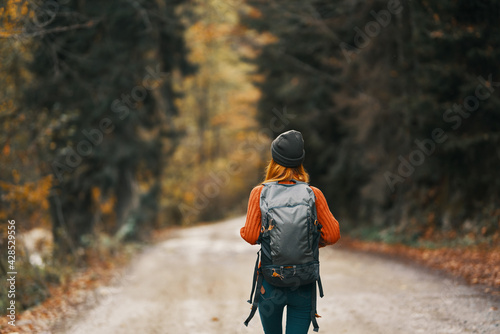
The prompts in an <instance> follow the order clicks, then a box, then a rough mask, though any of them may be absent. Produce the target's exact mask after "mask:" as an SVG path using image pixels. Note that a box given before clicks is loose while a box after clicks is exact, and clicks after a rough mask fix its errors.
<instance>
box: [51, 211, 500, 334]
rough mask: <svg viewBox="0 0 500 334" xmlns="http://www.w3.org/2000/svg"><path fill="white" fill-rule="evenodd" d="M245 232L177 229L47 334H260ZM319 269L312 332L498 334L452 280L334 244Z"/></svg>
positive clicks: (484, 303)
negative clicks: (251, 310)
mask: <svg viewBox="0 0 500 334" xmlns="http://www.w3.org/2000/svg"><path fill="white" fill-rule="evenodd" d="M243 223H244V218H237V219H232V220H228V221H225V222H222V223H218V224H212V225H204V226H199V227H194V228H187V229H181V230H179V231H178V232H176V233H175V235H174V236H173V237H172V238H170V239H169V240H167V241H164V242H162V243H160V244H157V245H155V246H152V247H150V248H149V249H148V250H147V251H145V252H143V253H142V254H140V255H139V256H138V257H137V258H136V259H135V260H134V261H133V262H132V264H131V265H130V266H129V267H128V268H127V270H126V271H125V272H124V274H123V275H122V276H121V278H120V280H119V283H117V284H115V285H114V286H111V287H107V288H103V289H102V291H101V292H99V296H100V297H99V298H98V301H96V302H95V303H94V304H95V305H94V306H93V307H91V308H90V309H88V310H86V311H83V312H81V314H79V315H78V316H76V317H73V318H72V319H71V321H70V322H69V321H68V323H65V324H63V325H59V326H58V327H57V328H55V329H54V331H53V333H60V334H62V333H68V334H69V333H71V334H87V333H94V334H101V333H102V334H110V333H119V334H129V333H130V334H132V333H134V334H136V333H161V334H165V333H172V334H178V333H196V334H198V333H201V334H221V333H230V334H231V333H235V334H243V333H245V334H254V333H263V331H262V329H261V326H260V319H259V316H258V315H256V316H255V318H254V319H253V320H252V322H251V323H250V326H249V327H248V328H247V327H245V326H244V325H243V321H244V320H245V318H246V317H247V315H248V312H249V307H250V306H249V304H247V303H246V300H247V299H248V297H249V293H250V287H251V275H252V270H253V266H254V262H255V256H256V252H257V250H258V246H250V245H248V244H247V243H246V242H244V241H243V240H242V239H241V238H240V236H239V228H240V227H241V226H242V225H243ZM320 261H321V276H322V280H323V286H324V289H325V297H324V298H323V299H319V301H318V313H319V314H320V315H321V316H322V318H320V319H319V325H320V333H324V334H328V333H335V334H337V333H349V334H358V333H359V334H378V333H380V334H392V333H394V334H411V333H432V334H434V333H437V334H448V333H484V334H489V333H492V334H493V333H497V334H498V333H500V311H499V310H498V309H499V308H500V305H499V302H498V301H495V300H493V299H491V298H489V297H487V296H484V295H483V294H482V293H480V292H479V290H477V289H475V288H472V287H468V286H465V285H462V284H461V283H458V282H456V281H455V280H453V279H450V278H447V277H443V275H440V274H436V273H433V272H431V271H429V270H423V269H422V268H419V267H414V266H412V265H411V264H405V263H402V262H401V261H393V260H389V259H384V258H381V257H378V256H372V255H369V254H363V253H357V252H350V251H347V250H343V249H342V247H341V245H340V246H334V247H327V248H324V249H321V251H320ZM310 333H313V331H312V328H311V329H310Z"/></svg>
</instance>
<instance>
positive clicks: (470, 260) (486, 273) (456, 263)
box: [342, 237, 500, 295]
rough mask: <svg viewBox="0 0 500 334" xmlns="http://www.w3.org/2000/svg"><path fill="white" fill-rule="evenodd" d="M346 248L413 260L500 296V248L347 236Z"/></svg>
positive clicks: (344, 244) (345, 239) (344, 240)
mask: <svg viewBox="0 0 500 334" xmlns="http://www.w3.org/2000/svg"><path fill="white" fill-rule="evenodd" d="M342 245H343V246H347V247H348V248H354V249H358V250H362V251H367V252H375V253H379V254H388V255H392V256H394V257H398V258H405V259H410V260H413V261H415V262H418V263H421V264H424V265H425V266H428V267H431V268H436V269H440V270H444V271H446V272H448V273H450V274H452V275H454V276H460V277H463V278H464V279H465V280H466V281H467V282H468V283H469V284H483V285H486V286H489V288H486V289H485V290H484V291H485V292H487V293H491V294H494V295H500V248H499V247H498V246H497V247H479V246H475V247H465V248H458V249H453V248H439V249H425V248H414V247H409V246H405V245H401V244H397V245H388V244H384V243H381V242H366V241H360V240H353V239H349V238H345V237H344V238H343V240H342Z"/></svg>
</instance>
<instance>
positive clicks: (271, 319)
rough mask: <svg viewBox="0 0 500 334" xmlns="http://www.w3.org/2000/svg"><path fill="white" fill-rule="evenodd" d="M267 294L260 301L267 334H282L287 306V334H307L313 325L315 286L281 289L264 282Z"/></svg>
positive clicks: (261, 317)
mask: <svg viewBox="0 0 500 334" xmlns="http://www.w3.org/2000/svg"><path fill="white" fill-rule="evenodd" d="M262 286H263V287H264V290H265V293H264V294H263V295H261V297H260V300H259V314H260V320H261V321H262V327H264V333H265V334H282V333H283V328H282V321H283V309H284V307H285V306H287V317H286V334H307V331H308V330H309V325H310V323H311V294H312V289H313V284H307V285H303V286H300V287H298V288H280V287H276V286H273V285H271V284H269V283H268V282H267V281H266V280H264V281H263V282H262Z"/></svg>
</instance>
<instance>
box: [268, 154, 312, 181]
mask: <svg viewBox="0 0 500 334" xmlns="http://www.w3.org/2000/svg"><path fill="white" fill-rule="evenodd" d="M292 179H294V180H297V181H302V182H306V183H309V174H307V172H306V170H305V169H304V166H303V165H302V164H300V166H297V167H292V168H289V167H283V166H281V165H280V164H278V163H277V162H276V161H274V160H273V159H271V161H269V164H268V165H267V167H266V178H265V180H264V182H276V181H290V180H292Z"/></svg>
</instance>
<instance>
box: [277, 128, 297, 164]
mask: <svg viewBox="0 0 500 334" xmlns="http://www.w3.org/2000/svg"><path fill="white" fill-rule="evenodd" d="M271 154H272V157H273V160H274V161H276V162H277V163H278V164H279V165H281V166H283V167H298V166H300V165H301V164H302V161H304V157H305V155H306V152H305V151H304V139H303V138H302V134H301V133H300V132H299V131H295V130H290V131H287V132H283V133H282V134H280V135H279V136H278V137H277V138H276V139H275V140H273V143H272V144H271Z"/></svg>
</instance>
